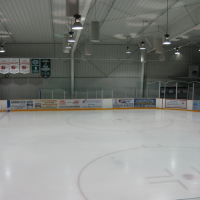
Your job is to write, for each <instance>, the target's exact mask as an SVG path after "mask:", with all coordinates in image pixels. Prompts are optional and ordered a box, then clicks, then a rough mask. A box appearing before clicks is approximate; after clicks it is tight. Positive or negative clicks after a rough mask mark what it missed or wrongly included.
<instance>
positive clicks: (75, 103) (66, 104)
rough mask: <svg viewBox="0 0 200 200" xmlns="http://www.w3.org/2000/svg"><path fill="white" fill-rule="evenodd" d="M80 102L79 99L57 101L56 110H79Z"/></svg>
mask: <svg viewBox="0 0 200 200" xmlns="http://www.w3.org/2000/svg"><path fill="white" fill-rule="evenodd" d="M80 104H81V100H79V99H67V100H66V99H64V100H58V108H59V109H65V108H80V107H81V106H80Z"/></svg>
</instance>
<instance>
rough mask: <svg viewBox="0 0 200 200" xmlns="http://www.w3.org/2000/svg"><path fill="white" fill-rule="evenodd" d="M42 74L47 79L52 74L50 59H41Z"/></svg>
mask: <svg viewBox="0 0 200 200" xmlns="http://www.w3.org/2000/svg"><path fill="white" fill-rule="evenodd" d="M41 76H42V77H43V78H45V79H46V78H48V77H50V76H51V60H50V59H41Z"/></svg>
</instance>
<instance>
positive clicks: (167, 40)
mask: <svg viewBox="0 0 200 200" xmlns="http://www.w3.org/2000/svg"><path fill="white" fill-rule="evenodd" d="M163 44H164V45H168V44H171V42H170V41H169V35H168V34H166V35H165V41H164V42H163Z"/></svg>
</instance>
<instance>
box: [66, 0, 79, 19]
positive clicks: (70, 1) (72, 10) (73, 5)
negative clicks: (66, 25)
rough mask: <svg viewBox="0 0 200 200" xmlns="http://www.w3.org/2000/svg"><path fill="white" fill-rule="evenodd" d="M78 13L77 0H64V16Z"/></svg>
mask: <svg viewBox="0 0 200 200" xmlns="http://www.w3.org/2000/svg"><path fill="white" fill-rule="evenodd" d="M78 13H79V0H66V16H67V17H72V16H74V15H76V14H78Z"/></svg>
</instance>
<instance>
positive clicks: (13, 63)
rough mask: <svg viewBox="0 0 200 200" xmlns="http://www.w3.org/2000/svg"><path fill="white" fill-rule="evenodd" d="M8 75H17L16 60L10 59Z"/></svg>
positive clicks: (17, 62) (17, 64)
mask: <svg viewBox="0 0 200 200" xmlns="http://www.w3.org/2000/svg"><path fill="white" fill-rule="evenodd" d="M9 63H10V73H11V74H16V73H19V59H18V58H10V62H9Z"/></svg>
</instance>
